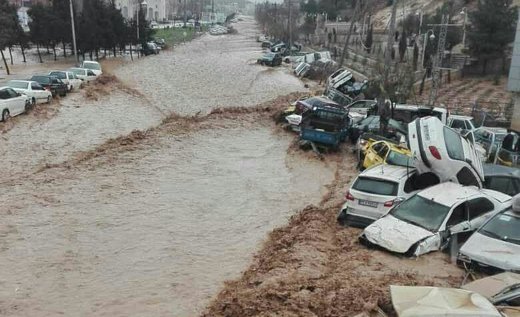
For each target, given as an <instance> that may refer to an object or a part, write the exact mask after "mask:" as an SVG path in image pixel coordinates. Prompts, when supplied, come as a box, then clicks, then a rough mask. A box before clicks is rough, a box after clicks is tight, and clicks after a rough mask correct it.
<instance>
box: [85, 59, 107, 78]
mask: <svg viewBox="0 0 520 317" xmlns="http://www.w3.org/2000/svg"><path fill="white" fill-rule="evenodd" d="M79 67H80V68H86V69H90V70H91V71H92V72H94V74H96V75H97V76H99V75H101V74H103V70H102V69H101V65H100V64H99V63H98V62H94V61H83V62H81V65H80V66H79Z"/></svg>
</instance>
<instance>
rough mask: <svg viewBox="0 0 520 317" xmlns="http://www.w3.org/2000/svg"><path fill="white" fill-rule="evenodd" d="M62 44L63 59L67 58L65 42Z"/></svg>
mask: <svg viewBox="0 0 520 317" xmlns="http://www.w3.org/2000/svg"><path fill="white" fill-rule="evenodd" d="M62 44H63V57H64V58H67V47H66V46H65V42H63V43H62Z"/></svg>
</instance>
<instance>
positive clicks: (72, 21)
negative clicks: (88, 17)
mask: <svg viewBox="0 0 520 317" xmlns="http://www.w3.org/2000/svg"><path fill="white" fill-rule="evenodd" d="M69 5H70V22H71V23H70V24H71V25H72V44H73V46H74V57H75V58H76V62H79V57H78V48H77V46H76V28H75V26H74V9H73V7H72V0H69Z"/></svg>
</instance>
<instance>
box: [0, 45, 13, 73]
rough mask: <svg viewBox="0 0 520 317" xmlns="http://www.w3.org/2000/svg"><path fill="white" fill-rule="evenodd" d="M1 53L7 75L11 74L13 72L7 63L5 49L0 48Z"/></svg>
mask: <svg viewBox="0 0 520 317" xmlns="http://www.w3.org/2000/svg"><path fill="white" fill-rule="evenodd" d="M0 54H2V60H3V61H4V65H5V71H6V72H7V75H11V72H9V66H8V65H7V61H6V60H5V56H4V50H0Z"/></svg>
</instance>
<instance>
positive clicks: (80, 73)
mask: <svg viewBox="0 0 520 317" xmlns="http://www.w3.org/2000/svg"><path fill="white" fill-rule="evenodd" d="M70 71H71V72H73V73H74V74H76V75H83V74H84V73H85V71H84V70H83V69H71V70H70Z"/></svg>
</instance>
